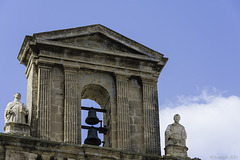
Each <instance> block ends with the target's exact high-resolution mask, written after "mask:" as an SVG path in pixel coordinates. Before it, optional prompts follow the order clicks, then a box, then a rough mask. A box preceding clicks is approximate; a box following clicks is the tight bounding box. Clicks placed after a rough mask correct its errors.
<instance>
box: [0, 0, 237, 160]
mask: <svg viewBox="0 0 240 160" xmlns="http://www.w3.org/2000/svg"><path fill="white" fill-rule="evenodd" d="M91 24H102V25H104V26H106V27H108V28H110V29H112V30H114V31H116V32H118V33H120V34H122V35H124V36H126V37H129V38H131V39H133V40H135V41H137V42H139V43H142V44H143V45H145V46H147V47H149V48H152V49H154V50H156V51H158V52H160V53H163V54H164V55H165V57H168V58H169V61H168V63H167V65H166V66H165V68H164V69H163V71H162V73H161V75H160V78H159V82H158V92H159V103H160V109H161V110H160V116H161V115H162V116H161V120H162V122H161V123H163V122H164V124H161V128H162V130H163V131H164V130H165V126H166V124H168V123H172V120H171V118H172V116H173V114H174V113H173V112H181V113H182V114H183V115H185V116H183V115H182V124H183V125H186V126H188V127H191V128H189V130H190V131H192V128H194V127H192V126H194V124H193V125H188V124H191V123H190V121H191V119H192V118H196V117H198V115H200V112H197V111H196V110H194V108H199V107H200V106H201V107H206V108H203V110H205V109H206V110H208V109H210V108H211V107H212V108H214V107H217V108H218V107H219V109H217V111H219V110H221V109H222V111H223V112H219V117H222V116H224V117H225V119H224V120H225V121H226V122H229V123H228V124H229V125H230V124H231V123H236V125H237V124H238V125H239V123H240V118H237V119H231V118H232V117H235V116H233V115H232V114H234V113H236V112H233V113H232V112H230V110H234V111H239V108H240V103H239V101H238V100H239V98H240V75H239V73H240V63H239V60H240V54H239V51H240V1H239V0H211V1H209V0H195V1H193V0H181V1H180V0H155V1H154V0H150V1H143V0H142V1H140V0H131V1H127V0H122V1H112V0H111V1H110V0H102V1H97V0H89V1H83V0H82V1H76V0H72V1H68V2H67V1H62V0H59V1H56V0H51V1H46V0H42V1H32V0H22V1H19V0H2V1H0V35H1V36H0V55H1V59H0V75H1V78H0V97H1V98H0V115H2V116H0V131H1V132H3V129H2V128H3V126H4V121H3V112H4V109H5V107H6V105H7V103H8V102H10V101H12V97H13V94H14V93H15V92H20V93H21V94H22V101H23V102H24V103H26V84H27V81H26V78H25V74H24V72H25V66H23V65H21V64H19V62H18V60H17V55H18V52H19V50H20V47H21V45H22V42H23V39H24V37H25V35H32V34H33V33H38V32H44V31H51V30H58V29H66V28H73V27H80V26H86V25H91ZM233 97H234V98H233ZM209 99H210V100H209ZM233 99H234V100H233ZM215 100H216V101H217V100H219V102H220V101H221V100H226V103H224V104H226V105H225V106H222V104H223V103H217V102H216V103H215ZM221 102H222V101H221ZM224 102H225V101H224ZM198 105H199V106H198ZM216 105H217V106H216ZM181 107H183V108H185V110H184V109H182V108H181ZM201 107H200V108H201ZM221 107H222V108H221ZM224 107H225V108H224ZM226 107H229V108H227V110H226ZM231 107H232V108H231ZM213 110H214V109H213ZM189 111H192V112H189ZM226 111H229V112H230V113H232V114H230V113H229V114H227V113H226ZM187 113H188V114H187ZM207 113H212V114H211V115H212V116H213V117H215V115H214V114H215V113H216V112H207ZM226 116H229V117H226ZM169 117H170V119H169ZM209 117H211V116H209ZM216 117H217V116H216ZM186 118H189V119H186ZM166 119H168V121H166ZM220 119H221V120H222V118H220ZM220 119H219V121H220ZM232 120H233V121H232ZM199 121H201V118H199ZM199 121H197V122H196V123H199ZM211 121H212V119H211V118H210V119H209V121H208V122H206V123H205V126H206V125H208V124H209V122H211ZM225 121H223V122H222V121H221V123H225ZM184 122H185V124H184ZM230 122H231V123H230ZM238 122H239V123H238ZM192 123H193V122H192ZM217 125H218V124H217V122H216V124H215V125H214V126H217ZM227 126H228V125H227ZM206 128H207V127H206ZM202 129H203V130H204V127H203V128H202ZM210 129H213V127H210ZM228 129H229V130H230V131H229V132H231V133H232V132H235V131H239V130H240V129H239V128H236V127H235V128H228ZM162 130H161V132H163V131H162ZM186 130H188V128H186ZM195 130H197V128H196V129H195ZM215 131H217V128H216V130H214V129H213V131H212V132H215ZM201 132H202V130H201ZM224 132H225V130H224V129H222V130H221V131H220V132H218V134H220V135H221V134H222V136H223V137H225V135H224V134H223V133H224ZM192 133H195V132H194V131H193V132H192ZM195 134H196V133H195ZM188 135H189V136H190V137H189V138H190V139H191V142H189V141H187V144H189V155H190V156H198V157H204V159H213V157H211V156H216V157H215V159H217V158H219V157H217V156H229V157H230V156H231V155H237V156H238V158H239V159H240V150H234V149H232V150H231V151H230V150H229V147H227V144H226V145H224V146H226V147H225V148H218V145H216V146H215V148H216V150H211V153H208V154H206V152H205V153H204V152H199V151H198V150H197V149H196V148H197V147H198V148H199V146H197V145H196V143H195V145H194V143H193V142H192V141H194V140H196V139H198V140H199V137H195V138H193V137H194V136H193V137H192V138H191V133H188ZM206 136H207V135H206ZM208 136H211V135H210V134H209V135H208ZM220 138H222V137H220ZM225 138H227V137H225ZM163 139H164V137H163V136H162V142H163V141H164V140H163ZM203 139H206V137H205V138H203ZM231 140H232V139H229V140H228V142H229V141H230V142H231ZM209 141H210V140H209ZM209 141H208V142H209ZM232 142H233V143H232V145H233V146H235V148H236V147H238V148H240V144H239V143H238V144H237V143H236V142H235V141H232ZM209 143H211V142H209ZM226 143H227V142H226ZM207 145H208V144H207V142H206V144H203V145H202V146H207ZM190 146H191V148H190ZM213 146H214V145H213ZM162 148H163V147H162ZM191 150H192V151H191ZM223 150H224V151H225V152H224V153H223V152H222V151H223ZM193 151H194V152H193Z"/></svg>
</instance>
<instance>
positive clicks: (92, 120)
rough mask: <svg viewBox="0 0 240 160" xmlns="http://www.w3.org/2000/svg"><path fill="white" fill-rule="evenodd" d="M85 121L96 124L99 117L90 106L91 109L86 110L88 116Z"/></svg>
mask: <svg viewBox="0 0 240 160" xmlns="http://www.w3.org/2000/svg"><path fill="white" fill-rule="evenodd" d="M85 122H86V123H87V124H89V125H95V124H98V122H99V119H98V117H97V115H96V110H94V109H93V107H91V109H90V110H89V111H88V117H87V118H86V120H85Z"/></svg>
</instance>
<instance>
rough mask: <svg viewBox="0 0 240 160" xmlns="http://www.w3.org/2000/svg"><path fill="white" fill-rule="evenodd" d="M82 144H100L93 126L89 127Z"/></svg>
mask: <svg viewBox="0 0 240 160" xmlns="http://www.w3.org/2000/svg"><path fill="white" fill-rule="evenodd" d="M84 144H89V145H95V146H99V145H100V144H101V140H100V139H99V138H98V134H97V129H96V128H94V127H91V128H89V130H88V136H87V138H86V139H85V140H84Z"/></svg>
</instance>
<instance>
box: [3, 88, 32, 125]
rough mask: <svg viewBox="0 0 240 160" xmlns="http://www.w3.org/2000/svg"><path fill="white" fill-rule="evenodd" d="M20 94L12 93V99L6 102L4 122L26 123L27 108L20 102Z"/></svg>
mask: <svg viewBox="0 0 240 160" xmlns="http://www.w3.org/2000/svg"><path fill="white" fill-rule="evenodd" d="M20 99H21V94H20V93H16V94H14V100H13V101H12V102H10V103H8V105H7V107H6V110H5V123H9V122H13V123H22V124H26V123H27V115H28V109H27V107H26V106H25V105H24V104H23V103H21V102H20Z"/></svg>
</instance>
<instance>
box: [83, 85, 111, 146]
mask: <svg viewBox="0 0 240 160" xmlns="http://www.w3.org/2000/svg"><path fill="white" fill-rule="evenodd" d="M82 99H90V100H93V101H95V102H96V103H98V104H99V105H100V107H101V108H102V109H106V111H107V112H106V113H104V114H103V125H106V127H107V129H108V132H107V134H106V135H104V141H105V144H104V146H106V147H109V146H111V140H110V137H111V128H112V127H111V114H110V113H111V103H110V95H109V93H108V91H107V89H105V88H104V87H103V86H101V85H98V84H88V85H86V86H84V87H83V90H82V92H81V100H82Z"/></svg>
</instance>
